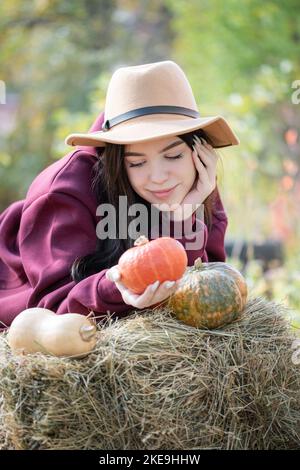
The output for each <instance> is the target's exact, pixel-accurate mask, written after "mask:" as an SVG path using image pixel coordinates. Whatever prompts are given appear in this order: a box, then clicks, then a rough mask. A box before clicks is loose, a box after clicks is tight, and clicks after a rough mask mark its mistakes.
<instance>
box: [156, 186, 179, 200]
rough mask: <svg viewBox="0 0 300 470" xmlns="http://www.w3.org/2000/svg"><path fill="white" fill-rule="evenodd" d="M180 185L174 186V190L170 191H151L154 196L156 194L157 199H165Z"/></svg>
mask: <svg viewBox="0 0 300 470" xmlns="http://www.w3.org/2000/svg"><path fill="white" fill-rule="evenodd" d="M177 186H178V185H176V186H174V187H173V188H171V189H169V190H168V191H157V192H156V191H151V193H152V194H154V196H156V197H159V198H164V197H167V196H169V194H171V192H172V191H173V190H174V189H175V188H176V187H177Z"/></svg>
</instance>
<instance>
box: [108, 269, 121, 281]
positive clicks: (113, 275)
mask: <svg viewBox="0 0 300 470" xmlns="http://www.w3.org/2000/svg"><path fill="white" fill-rule="evenodd" d="M105 277H106V278H107V279H109V280H110V281H118V280H119V279H120V277H121V276H120V272H119V269H118V266H113V267H112V268H110V269H109V270H108V271H106V275H105Z"/></svg>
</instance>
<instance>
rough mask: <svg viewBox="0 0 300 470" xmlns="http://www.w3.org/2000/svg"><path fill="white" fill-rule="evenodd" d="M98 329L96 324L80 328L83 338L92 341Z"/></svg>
mask: <svg viewBox="0 0 300 470" xmlns="http://www.w3.org/2000/svg"><path fill="white" fill-rule="evenodd" d="M96 330H97V328H96V326H95V325H90V326H88V325H83V326H82V327H81V328H80V330H79V334H80V336H81V339H82V340H83V341H91V339H93V338H94V336H95V334H96Z"/></svg>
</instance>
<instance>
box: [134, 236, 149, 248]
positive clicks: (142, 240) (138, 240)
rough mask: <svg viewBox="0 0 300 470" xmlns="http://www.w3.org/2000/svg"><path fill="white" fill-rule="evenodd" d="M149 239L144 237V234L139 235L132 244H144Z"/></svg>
mask: <svg viewBox="0 0 300 470" xmlns="http://www.w3.org/2000/svg"><path fill="white" fill-rule="evenodd" d="M148 242H149V240H148V238H147V237H145V235H141V236H139V238H137V239H136V240H135V242H134V246H141V245H146V243H148Z"/></svg>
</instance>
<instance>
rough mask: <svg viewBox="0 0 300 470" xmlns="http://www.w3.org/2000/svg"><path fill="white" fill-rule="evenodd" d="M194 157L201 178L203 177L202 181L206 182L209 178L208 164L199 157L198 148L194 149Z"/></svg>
mask: <svg viewBox="0 0 300 470" xmlns="http://www.w3.org/2000/svg"><path fill="white" fill-rule="evenodd" d="M193 158H194V163H195V166H196V170H197V171H198V173H199V176H200V179H201V181H202V183H204V182H205V180H207V178H208V174H207V169H206V166H205V165H204V163H203V162H202V161H201V159H200V158H199V155H198V152H197V150H196V149H194V150H193Z"/></svg>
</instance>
